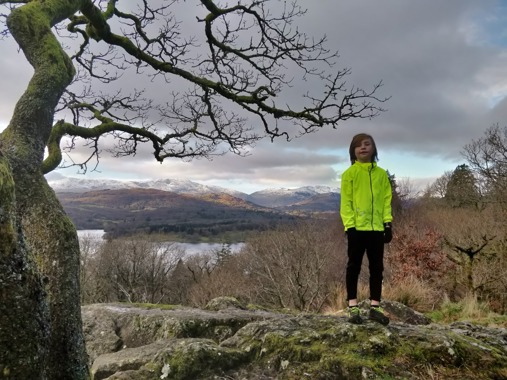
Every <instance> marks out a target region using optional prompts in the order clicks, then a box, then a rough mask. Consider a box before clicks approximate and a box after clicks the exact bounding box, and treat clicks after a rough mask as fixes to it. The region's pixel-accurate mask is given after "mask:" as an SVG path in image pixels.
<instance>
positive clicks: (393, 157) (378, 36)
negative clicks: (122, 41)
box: [0, 0, 507, 187]
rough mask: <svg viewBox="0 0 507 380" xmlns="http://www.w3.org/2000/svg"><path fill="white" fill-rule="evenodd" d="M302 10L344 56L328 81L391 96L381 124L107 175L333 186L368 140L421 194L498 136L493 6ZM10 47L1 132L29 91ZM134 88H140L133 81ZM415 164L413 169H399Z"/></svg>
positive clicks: (189, 13) (136, 162) (354, 124)
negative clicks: (467, 153) (474, 146)
mask: <svg viewBox="0 0 507 380" xmlns="http://www.w3.org/2000/svg"><path fill="white" fill-rule="evenodd" d="M300 4H301V5H303V7H306V8H308V10H307V14H306V15H305V17H303V18H301V19H300V20H298V27H299V29H300V30H302V31H307V32H308V34H309V35H314V36H316V37H318V36H321V35H324V34H325V35H326V36H327V38H328V47H329V48H330V49H331V50H338V51H339V53H340V58H339V59H338V60H337V63H336V66H335V69H339V68H345V67H350V68H351V70H352V72H351V75H350V76H348V77H347V78H346V79H347V83H348V84H349V86H350V85H357V86H360V87H363V88H365V89H369V88H371V86H373V85H374V84H375V83H377V82H379V81H380V80H382V81H383V83H384V85H383V87H382V88H381V89H380V92H379V96H391V99H390V100H389V101H388V102H387V103H386V104H385V107H386V108H387V111H386V112H385V113H382V114H381V115H380V116H379V117H377V118H374V119H373V120H367V119H364V120H357V119H353V120H348V121H345V122H343V123H342V124H341V125H340V126H339V127H338V128H337V129H335V130H333V129H324V130H322V131H320V132H318V133H315V134H312V135H309V136H305V137H303V138H300V139H293V140H292V141H291V142H290V143H286V142H285V141H283V140H281V139H279V140H276V141H275V143H270V142H269V141H261V142H259V143H258V144H257V145H256V146H255V147H254V148H253V149H251V151H250V155H249V156H248V157H245V158H239V157H237V156H234V155H226V156H221V157H217V158H215V159H213V160H212V161H207V160H194V161H192V162H190V163H187V162H181V161H178V160H168V161H167V162H166V163H164V164H162V165H160V164H158V163H155V162H154V159H153V158H152V153H151V150H150V147H149V146H146V147H142V148H141V149H140V151H139V152H138V154H137V156H136V157H135V158H127V159H121V160H118V159H116V160H113V159H110V158H109V157H108V155H107V154H103V155H102V157H101V165H100V169H101V170H102V171H103V173H104V175H105V174H106V173H108V174H110V175H111V176H114V175H116V176H123V177H127V176H129V175H130V176H131V177H134V178H143V177H146V178H154V177H157V176H162V177H185V178H189V179H193V180H200V181H210V182H213V181H215V182H217V183H219V182H220V183H225V182H226V181H228V182H229V183H230V184H233V185H234V186H240V184H245V183H249V184H251V186H252V187H254V186H257V187H259V186H263V185H277V186H278V185H279V186H284V185H285V186H286V187H292V186H299V185H304V184H327V185H328V184H331V185H332V184H336V183H337V182H336V180H337V175H339V173H340V172H341V171H343V170H344V169H345V168H346V167H347V166H348V164H349V163H348V158H347V150H348V145H349V142H350V140H351V138H352V136H353V135H354V134H356V133H358V132H363V131H364V132H367V133H371V134H372V135H373V136H374V137H375V140H376V142H377V145H378V147H379V150H380V157H381V159H383V161H382V162H386V163H388V164H389V166H390V170H391V171H393V172H395V173H397V174H398V176H399V177H411V178H413V179H414V180H415V181H416V182H417V181H418V182H421V181H428V178H436V177H438V176H439V175H441V174H443V173H444V171H447V170H449V169H452V168H453V167H455V165H456V164H457V163H459V162H460V161H462V157H461V155H460V152H461V151H462V149H463V146H464V145H465V144H467V143H469V142H470V141H471V140H472V139H476V138H479V137H481V136H482V134H483V133H484V131H485V130H486V129H487V128H488V127H489V126H491V125H492V124H494V123H500V124H501V125H505V118H506V117H507V98H506V95H507V27H506V26H505V25H507V24H506V23H505V22H504V21H505V19H506V18H507V11H506V9H505V8H504V7H502V3H501V2H497V1H493V0H481V1H480V2H478V1H476V0H446V1H445V2H443V1H441V0H427V1H419V2H407V1H402V0H383V1H378V0H363V1H350V0H319V1H314V0H303V1H301V2H300ZM180 7H183V8H182V9H184V10H185V12H183V13H184V17H186V20H187V21H186V23H184V24H183V26H182V31H184V32H185V33H188V34H190V33H193V34H195V35H199V34H200V33H201V31H202V24H195V23H194V20H195V17H194V15H195V14H196V12H202V9H201V8H199V7H196V6H195V5H194V4H190V3H189V2H182V3H181V4H180ZM178 13H179V14H183V13H181V12H178ZM179 14H176V16H177V17H178V16H179ZM190 25H191V28H190V27H189V26H190ZM185 35H187V34H185ZM6 42H7V43H8V41H2V42H1V43H2V45H1V46H2V51H4V46H8V47H9V49H8V50H5V51H6V52H7V53H6V54H3V55H2V57H0V65H1V67H2V70H3V72H4V78H5V82H4V83H3V84H4V85H3V86H0V100H1V101H0V121H2V120H8V118H9V117H10V116H9V115H10V114H11V113H12V107H13V104H14V103H13V102H14V100H15V99H17V97H19V94H20V89H22V88H23V87H24V86H25V85H26V83H25V82H24V81H23V80H21V81H18V80H17V79H16V78H17V77H20V78H23V79H25V78H26V75H27V73H29V72H30V69H29V68H27V66H26V64H25V63H22V64H19V62H24V58H23V57H22V56H20V54H18V53H16V51H15V49H14V48H13V45H12V44H10V45H9V43H8V44H7V45H4V44H5V43H6ZM11 73H14V74H11ZM288 74H290V73H288ZM129 78H132V77H130V74H128V75H127V74H126V76H125V78H124V79H127V82H128V79H129ZM132 83H135V85H139V84H140V80H139V79H136V80H130V84H132ZM147 85H149V87H150V93H147V95H150V96H153V97H154V98H155V99H158V100H167V99H168V94H169V93H170V91H173V90H175V89H178V88H179V86H180V82H179V81H177V80H175V81H173V82H171V83H169V84H167V83H165V82H158V83H157V84H150V83H149V82H147ZM127 86H128V83H127V84H125V91H126V87H127ZM321 88H322V83H318V82H316V81H312V80H310V81H308V82H304V83H302V84H297V83H296V84H295V85H294V87H292V88H291V89H290V91H289V92H288V93H286V94H285V96H286V98H284V99H283V100H287V99H289V100H292V101H296V102H299V95H300V93H301V91H303V90H305V91H306V90H308V91H319V89H321ZM77 153H79V151H77ZM422 158H425V159H427V161H428V162H431V166H432V170H433V172H432V173H428V171H429V169H428V167H427V166H428V165H420V162H421V160H422ZM411 160H414V162H417V164H414V165H407V163H409V162H410V161H411ZM401 162H403V165H402V164H401ZM422 166H425V167H424V171H423V170H422Z"/></svg>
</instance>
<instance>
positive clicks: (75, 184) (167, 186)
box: [48, 176, 248, 199]
mask: <svg viewBox="0 0 507 380" xmlns="http://www.w3.org/2000/svg"><path fill="white" fill-rule="evenodd" d="M48 183H49V186H51V187H52V188H53V190H54V191H56V192H57V193H59V192H60V193H61V192H67V193H83V192H87V191H95V190H124V189H155V190H162V191H170V192H174V193H179V194H204V193H212V194H220V193H226V194H229V195H232V196H235V197H237V198H241V199H245V198H247V197H248V195H247V194H245V193H242V192H239V191H236V190H231V189H226V188H224V187H220V186H207V185H202V184H200V183H197V182H192V181H189V180H184V179H169V178H167V179H157V180H147V181H120V180H114V179H86V178H70V177H63V176H59V177H58V178H56V179H51V177H50V178H49V179H48Z"/></svg>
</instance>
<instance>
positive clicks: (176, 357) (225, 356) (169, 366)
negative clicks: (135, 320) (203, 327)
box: [147, 341, 246, 380]
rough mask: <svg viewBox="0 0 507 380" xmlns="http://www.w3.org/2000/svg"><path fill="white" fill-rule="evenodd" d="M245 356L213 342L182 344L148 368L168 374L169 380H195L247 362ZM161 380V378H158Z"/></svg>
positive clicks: (158, 372) (209, 376)
mask: <svg viewBox="0 0 507 380" xmlns="http://www.w3.org/2000/svg"><path fill="white" fill-rule="evenodd" d="M245 358H246V357H245V354H244V353H241V352H239V351H236V350H229V349H224V348H220V347H218V346H215V344H214V343H213V342H212V341H208V342H203V341H195V342H193V343H188V342H187V343H186V344H181V345H180V346H179V347H177V348H176V350H175V351H174V352H172V353H171V354H169V355H167V356H166V357H164V358H159V359H162V360H161V361H159V362H158V363H159V364H157V365H155V364H153V363H151V364H150V365H149V366H147V367H148V368H150V369H151V370H155V372H156V373H157V374H163V373H164V372H165V373H167V378H168V379H174V380H187V379H188V380H190V379H191V380H194V379H207V378H211V376H212V375H214V374H222V373H224V371H227V370H228V369H230V368H234V367H237V366H238V365H240V364H241V363H244V362H245ZM158 378H160V376H159V377H158Z"/></svg>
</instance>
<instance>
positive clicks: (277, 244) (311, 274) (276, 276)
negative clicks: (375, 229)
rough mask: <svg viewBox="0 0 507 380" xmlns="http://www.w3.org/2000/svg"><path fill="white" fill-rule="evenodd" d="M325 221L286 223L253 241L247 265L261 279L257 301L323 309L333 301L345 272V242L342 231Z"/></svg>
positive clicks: (309, 309) (304, 309)
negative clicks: (331, 296)
mask: <svg viewBox="0 0 507 380" xmlns="http://www.w3.org/2000/svg"><path fill="white" fill-rule="evenodd" d="M322 223H323V222H322V221H320V223H315V224H313V223H301V224H298V225H294V226H284V227H280V228H279V229H278V230H275V231H267V232H264V233H262V234H261V235H260V236H259V237H257V238H254V239H252V240H250V241H248V244H247V248H246V249H245V253H244V254H245V255H247V256H248V258H249V265H248V267H247V268H246V270H247V272H248V273H249V274H250V276H251V277H252V278H253V280H254V281H255V282H256V284H257V286H256V287H255V290H256V292H257V294H256V296H255V297H256V300H257V303H260V304H264V305H269V306H275V307H281V308H291V309H297V310H302V311H319V310H321V309H322V307H323V306H324V305H325V304H326V303H327V302H328V301H329V298H328V297H329V296H330V294H331V290H332V289H334V288H335V287H336V284H337V283H338V282H339V281H340V279H341V277H343V274H344V273H345V269H344V267H340V266H339V265H338V263H339V262H340V260H339V257H340V247H341V248H342V252H341V254H342V256H343V257H345V254H344V251H343V250H344V247H345V243H344V238H343V237H342V238H341V239H340V236H341V235H343V234H342V233H341V231H340V232H337V228H336V227H335V226H334V225H333V226H331V225H330V223H329V222H327V225H325V224H322ZM341 262H342V263H344V261H341Z"/></svg>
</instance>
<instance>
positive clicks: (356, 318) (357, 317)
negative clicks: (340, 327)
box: [348, 306, 363, 325]
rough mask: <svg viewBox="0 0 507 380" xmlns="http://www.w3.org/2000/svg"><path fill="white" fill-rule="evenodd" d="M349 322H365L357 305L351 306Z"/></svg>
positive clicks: (357, 323)
mask: <svg viewBox="0 0 507 380" xmlns="http://www.w3.org/2000/svg"><path fill="white" fill-rule="evenodd" d="M348 312H349V322H350V323H353V324H355V325H360V324H361V323H363V318H361V311H360V310H359V308H358V307H357V306H349V307H348Z"/></svg>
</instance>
